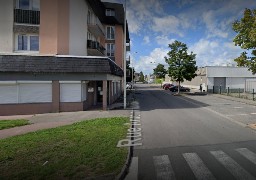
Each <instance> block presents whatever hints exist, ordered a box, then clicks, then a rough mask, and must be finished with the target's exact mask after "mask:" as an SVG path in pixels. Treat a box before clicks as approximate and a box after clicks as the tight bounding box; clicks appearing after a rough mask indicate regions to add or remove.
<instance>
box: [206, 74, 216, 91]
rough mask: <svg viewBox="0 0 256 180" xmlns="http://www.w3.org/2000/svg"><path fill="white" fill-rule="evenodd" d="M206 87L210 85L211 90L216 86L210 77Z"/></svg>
mask: <svg viewBox="0 0 256 180" xmlns="http://www.w3.org/2000/svg"><path fill="white" fill-rule="evenodd" d="M206 85H208V88H209V89H212V87H213V85H214V78H210V77H208V78H207V84H206Z"/></svg>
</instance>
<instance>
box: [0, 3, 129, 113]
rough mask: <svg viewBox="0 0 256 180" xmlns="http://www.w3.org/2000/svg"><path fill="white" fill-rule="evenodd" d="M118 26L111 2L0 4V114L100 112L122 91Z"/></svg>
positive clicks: (119, 16) (118, 8)
mask: <svg viewBox="0 0 256 180" xmlns="http://www.w3.org/2000/svg"><path fill="white" fill-rule="evenodd" d="M124 23H127V22H124V8H123V5H122V4H117V3H105V2H104V3H103V2H101V1H100V0H75V1H74V0H11V1H10V0H2V1H0V115H10V114H35V113H48V112H61V111H82V110H87V109H89V108H91V107H93V106H101V107H102V109H104V110H106V109H107V106H108V105H109V104H111V103H113V102H114V101H115V100H116V99H117V98H118V97H119V96H120V95H121V92H122V89H123V88H122V78H123V70H122V69H123V57H124V54H123V53H124V44H125V43H124V35H125V34H124ZM126 27H127V31H126V32H127V33H126V43H127V46H128V47H126V48H127V49H128V50H129V46H130V45H129V42H130V39H129V31H128V24H127V26H126Z"/></svg>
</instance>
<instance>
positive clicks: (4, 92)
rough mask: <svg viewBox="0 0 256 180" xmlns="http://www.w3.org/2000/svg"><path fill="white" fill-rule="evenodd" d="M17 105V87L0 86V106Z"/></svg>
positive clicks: (9, 85)
mask: <svg viewBox="0 0 256 180" xmlns="http://www.w3.org/2000/svg"><path fill="white" fill-rule="evenodd" d="M10 103H18V94H17V85H16V83H15V84H0V104H10Z"/></svg>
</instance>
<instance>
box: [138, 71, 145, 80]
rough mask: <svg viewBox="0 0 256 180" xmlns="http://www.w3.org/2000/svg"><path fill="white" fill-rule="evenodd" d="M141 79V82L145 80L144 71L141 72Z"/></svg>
mask: <svg viewBox="0 0 256 180" xmlns="http://www.w3.org/2000/svg"><path fill="white" fill-rule="evenodd" d="M139 81H140V82H144V74H143V72H142V71H141V72H140V77H139Z"/></svg>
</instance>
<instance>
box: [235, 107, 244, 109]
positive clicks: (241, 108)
mask: <svg viewBox="0 0 256 180" xmlns="http://www.w3.org/2000/svg"><path fill="white" fill-rule="evenodd" d="M234 108H235V109H242V108H244V107H234Z"/></svg>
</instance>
